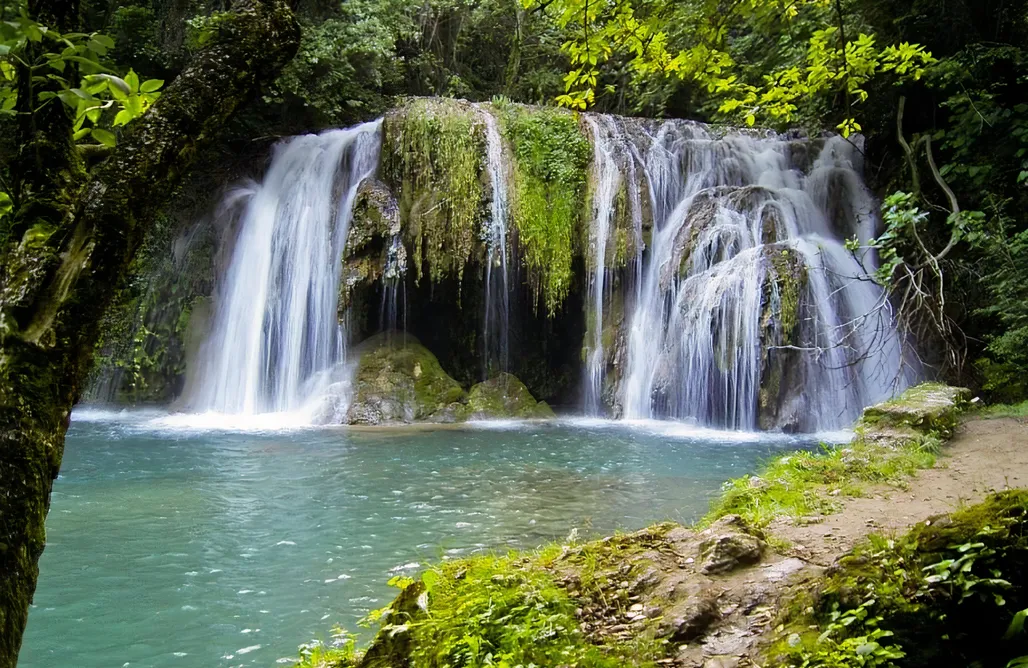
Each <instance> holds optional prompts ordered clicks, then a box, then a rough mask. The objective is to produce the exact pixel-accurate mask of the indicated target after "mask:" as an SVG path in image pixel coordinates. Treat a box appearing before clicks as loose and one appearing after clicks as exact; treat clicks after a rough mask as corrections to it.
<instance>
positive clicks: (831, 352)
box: [622, 122, 903, 431]
mask: <svg viewBox="0 0 1028 668" xmlns="http://www.w3.org/2000/svg"><path fill="white" fill-rule="evenodd" d="M794 148H795V149H796V150H797V152H798V153H799V155H798V156H796V157H798V158H802V156H803V155H805V151H807V150H810V149H811V148H812V145H811V144H810V143H802V144H800V143H797V144H796V145H795V146H794V145H793V144H792V143H790V142H788V141H784V140H781V139H778V138H776V137H765V138H760V137H756V136H753V135H732V136H729V137H726V138H723V139H717V138H715V137H712V136H711V135H710V134H709V132H708V131H707V129H706V128H705V127H703V126H701V125H698V124H693V123H684V122H667V123H664V124H663V125H662V126H661V127H660V128H659V129H658V130H657V131H656V132H655V133H654V134H653V136H652V139H651V140H650V146H649V148H648V150H646V151H645V152H643V151H640V152H639V153H638V155H639V156H640V157H641V159H642V161H643V163H644V165H643V166H644V170H645V174H646V180H647V185H648V188H649V191H650V203H651V207H652V212H653V232H652V241H651V243H650V248H649V250H648V254H647V256H646V267H645V270H644V275H643V278H642V283H641V289H640V291H639V295H638V300H637V302H636V304H635V307H634V313H633V315H632V317H631V320H630V329H629V331H628V342H627V368H626V373H625V378H624V380H623V387H622V400H623V407H624V415H625V417H626V418H635V419H649V418H656V417H670V418H677V419H694V420H697V421H699V422H701V423H703V424H706V425H711V426H718V427H728V428H736V429H754V428H757V427H767V426H785V427H787V428H793V429H798V430H802V431H815V430H823V429H832V428H837V427H841V426H844V425H846V424H848V423H849V422H851V421H852V420H853V419H854V418H855V417H856V414H857V413H858V412H859V411H860V409H861V408H862V407H864V406H866V405H868V404H870V403H873V402H875V401H878V400H880V399H883V398H885V397H887V396H888V395H889V394H891V392H892V390H893V389H896V385H899V384H902V382H903V379H902V378H900V377H899V375H898V374H899V369H901V368H902V364H901V350H900V345H899V342H898V337H897V335H896V333H895V328H894V326H893V323H892V322H891V319H890V317H889V315H888V311H887V309H885V308H884V306H885V305H886V302H885V297H884V294H883V292H882V290H881V289H880V288H878V287H877V286H876V285H875V284H874V283H873V282H871V281H869V280H868V279H867V276H868V273H869V270H871V269H873V268H871V267H864V266H861V264H860V262H858V261H857V260H856V259H855V258H854V256H853V255H852V254H851V253H850V252H849V251H847V250H846V249H845V247H844V245H843V239H846V238H848V237H851V236H854V235H855V236H857V237H858V238H860V239H861V240H862V241H866V240H867V239H868V238H869V237H870V236H871V235H872V234H873V232H874V225H875V218H874V214H873V200H872V199H871V197H870V195H869V194H868V193H867V191H866V189H865V188H864V186H863V185H862V183H861V180H860V177H859V175H858V173H857V171H856V170H855V168H854V164H853V163H854V161H855V160H856V156H857V154H858V152H857V150H856V149H855V148H854V147H853V146H852V145H851V144H849V143H848V142H846V141H845V140H843V139H841V138H834V139H830V140H827V141H826V142H825V146H824V148H823V149H822V150H821V153H820V155H819V157H818V159H817V160H816V161H814V163H813V166H812V168H811V170H810V173H809V174H807V175H806V176H805V175H804V174H803V172H802V170H801V169H800V168H798V167H799V166H798V165H794V164H793V158H794V156H793V149H794ZM770 385H774V387H769V386H770ZM786 385H788V387H789V388H792V389H791V390H783V388H784V387H785V386H786ZM790 392H791V393H790ZM783 397H784V398H783ZM769 416H770V417H769ZM769 423H770V424H769Z"/></svg>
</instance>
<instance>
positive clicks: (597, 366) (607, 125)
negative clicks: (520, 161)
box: [585, 116, 624, 415]
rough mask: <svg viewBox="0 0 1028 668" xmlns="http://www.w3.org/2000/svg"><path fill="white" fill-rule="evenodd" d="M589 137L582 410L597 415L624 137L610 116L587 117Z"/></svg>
mask: <svg viewBox="0 0 1028 668" xmlns="http://www.w3.org/2000/svg"><path fill="white" fill-rule="evenodd" d="M586 122H587V123H588V125H589V130H590V132H591V133H592V138H593V167H592V169H593V175H592V183H593V193H592V211H591V214H592V217H591V219H590V220H591V222H590V223H589V253H590V258H589V259H590V262H591V265H590V272H589V294H588V302H587V306H586V313H587V314H588V316H587V317H588V318H589V322H588V330H589V331H588V334H587V337H588V341H587V347H586V385H585V410H586V413H588V414H590V415H599V414H600V413H601V412H602V410H601V398H602V394H603V381H604V377H605V375H606V373H605V371H606V356H605V354H604V353H605V351H604V345H603V329H604V319H603V316H604V312H603V305H604V294H605V291H606V290H607V289H608V285H607V252H608V246H609V241H610V235H611V225H612V223H613V221H614V206H615V198H616V197H617V194H618V189H619V188H620V187H621V185H622V181H623V178H622V175H621V169H620V167H619V165H618V156H617V155H616V154H615V151H617V150H618V149H620V148H622V145H623V143H624V138H623V137H622V135H621V133H620V131H619V129H618V127H617V125H616V124H615V122H614V119H612V118H611V117H610V116H599V117H595V116H587V117H586Z"/></svg>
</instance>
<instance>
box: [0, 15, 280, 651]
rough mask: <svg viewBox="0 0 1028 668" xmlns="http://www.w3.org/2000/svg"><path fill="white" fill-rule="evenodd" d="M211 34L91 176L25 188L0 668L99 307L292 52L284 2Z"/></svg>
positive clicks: (26, 593)
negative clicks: (206, 149)
mask: <svg viewBox="0 0 1028 668" xmlns="http://www.w3.org/2000/svg"><path fill="white" fill-rule="evenodd" d="M216 30H217V35H216V37H215V38H214V39H213V40H212V42H211V43H210V46H208V47H207V48H205V49H204V50H203V51H202V52H201V53H199V54H198V55H197V57H196V58H195V59H194V61H193V63H192V64H191V65H190V66H189V67H188V68H187V69H186V70H185V71H184V72H183V73H182V74H181V75H180V76H179V77H178V78H177V79H176V80H175V81H173V82H172V83H171V84H170V85H169V86H168V87H167V89H166V90H165V92H164V94H163V95H162V97H161V98H160V99H159V100H158V101H157V102H156V103H155V104H154V106H153V107H152V108H151V109H150V110H149V111H148V112H147V113H146V114H145V115H144V116H143V117H142V118H140V119H139V120H138V121H136V122H135V123H133V124H132V125H131V126H130V129H129V131H128V132H127V133H126V136H125V137H124V138H123V140H122V142H121V144H120V145H119V146H118V147H117V148H116V149H115V150H114V151H113V152H112V153H111V155H110V157H108V158H107V159H106V160H104V161H103V162H102V163H100V164H99V165H98V167H97V168H96V169H95V170H94V172H93V173H92V174H88V175H87V174H85V172H84V170H82V169H81V167H80V165H72V168H71V172H69V169H68V168H66V166H64V165H62V164H60V163H47V162H45V161H44V162H43V163H41V164H40V168H39V169H35V170H33V171H32V172H31V173H28V174H24V175H21V176H20V178H22V179H23V180H24V182H25V183H26V184H27V185H28V186H29V187H28V189H27V192H25V193H24V195H23V196H22V197H21V198H20V201H19V206H18V210H17V211H16V212H15V220H14V227H13V229H14V230H16V231H17V236H16V237H14V238H12V239H11V240H10V241H9V242H8V245H7V247H4V248H0V265H2V268H0V668H13V667H14V666H15V664H16V662H17V655H18V650H19V648H20V645H21V637H22V634H23V632H24V629H25V622H26V618H27V612H28V606H29V603H30V602H31V600H32V595H33V593H34V591H35V586H36V578H37V575H38V565H37V564H38V560H39V557H40V555H41V554H42V551H43V547H44V544H45V532H44V520H45V518H46V513H47V511H48V509H49V500H50V490H51V486H52V482H53V480H54V478H56V476H57V472H58V469H59V466H60V462H61V457H62V454H63V446H64V434H65V432H66V430H67V425H68V416H69V415H70V412H71V408H72V406H73V405H74V403H75V401H77V399H78V397H79V394H80V388H81V383H82V380H83V378H85V375H86V373H87V372H88V368H89V364H90V360H91V358H92V351H93V347H94V345H95V343H96V340H97V330H98V324H99V320H100V317H101V315H102V313H103V311H104V308H105V307H106V306H107V305H108V304H109V302H110V301H111V299H112V297H113V295H114V294H115V293H116V290H117V287H118V284H119V283H120V281H121V278H122V276H123V274H124V273H125V270H126V268H127V266H128V264H129V262H130V261H131V260H132V257H133V256H134V255H135V253H136V251H137V249H138V248H139V246H140V244H141V242H142V240H143V237H144V234H145V233H146V231H147V230H148V229H149V228H150V226H151V225H152V222H153V220H154V217H155V214H156V213H157V211H158V210H159V208H160V206H161V205H162V204H163V203H164V202H165V201H166V199H167V197H168V196H169V194H170V193H171V191H172V189H173V188H174V187H175V185H176V184H177V183H178V182H179V180H180V178H181V177H182V175H183V174H184V173H185V171H186V170H187V169H188V167H189V165H190V164H191V163H192V162H193V160H194V159H195V158H196V156H197V154H198V151H199V150H200V149H201V148H202V147H203V146H204V145H205V144H207V143H209V142H210V141H211V139H213V138H214V136H215V135H216V134H217V133H218V131H219V130H220V129H221V128H222V127H223V126H224V124H225V122H226V121H227V120H228V118H229V117H230V116H231V115H232V114H233V112H235V111H236V110H237V109H238V108H239V107H240V106H241V105H242V104H243V103H245V102H246V101H248V100H249V99H251V98H252V97H253V95H254V94H255V93H256V91H257V90H258V89H259V87H260V85H261V83H263V82H266V81H270V80H272V79H273V78H274V77H275V76H276V75H277V73H278V72H279V71H280V70H281V68H282V67H283V66H284V65H285V63H287V62H288V61H289V59H290V58H292V56H293V55H294V53H295V51H296V48H297V44H298V42H299V28H298V26H297V23H296V20H295V18H294V16H293V14H292V12H291V11H290V9H289V8H288V6H287V5H286V4H285V2H283V1H282V0H241V1H239V2H237V3H235V5H234V6H233V11H232V12H231V13H230V14H226V15H224V16H223V17H220V18H218V19H217V28H216ZM51 106H53V107H55V108H56V107H57V105H51ZM37 130H39V131H41V132H43V133H44V134H43V135H41V136H40V139H41V140H42V139H44V138H47V139H49V140H50V141H53V142H56V143H58V144H61V143H62V142H63V143H64V144H67V143H68V137H67V134H61V135H59V136H55V135H48V133H50V132H54V133H56V132H58V130H57V129H55V128H38V129H37ZM61 132H63V130H61ZM43 157H44V158H45V157H46V155H45V154H44V156H43ZM55 165H56V167H55ZM80 170H81V171H80Z"/></svg>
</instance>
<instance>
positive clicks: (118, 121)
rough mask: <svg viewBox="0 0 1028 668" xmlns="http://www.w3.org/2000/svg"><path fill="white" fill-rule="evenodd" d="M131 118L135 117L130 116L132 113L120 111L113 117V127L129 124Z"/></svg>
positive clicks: (126, 110) (124, 110)
mask: <svg viewBox="0 0 1028 668" xmlns="http://www.w3.org/2000/svg"><path fill="white" fill-rule="evenodd" d="M133 118H135V117H134V116H133V115H132V112H130V111H129V110H128V109H122V110H121V111H119V112H118V115H117V116H115V117H114V125H115V127H117V126H119V125H126V124H127V123H131V122H132V119H133Z"/></svg>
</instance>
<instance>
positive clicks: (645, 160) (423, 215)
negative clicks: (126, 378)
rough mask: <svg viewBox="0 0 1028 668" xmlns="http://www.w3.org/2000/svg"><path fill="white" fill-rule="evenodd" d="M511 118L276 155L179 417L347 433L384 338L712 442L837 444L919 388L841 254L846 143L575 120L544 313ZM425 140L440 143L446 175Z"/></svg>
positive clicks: (337, 137) (682, 125)
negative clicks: (562, 273)
mask: <svg viewBox="0 0 1028 668" xmlns="http://www.w3.org/2000/svg"><path fill="white" fill-rule="evenodd" d="M510 113H511V112H509V111H506V110H504V109H501V108H497V107H496V106H494V105H490V104H477V105H472V104H467V103H457V102H447V103H443V102H436V101H430V102H424V103H423V104H421V105H419V104H417V103H414V104H410V105H408V106H406V107H403V108H401V109H399V110H396V111H394V112H391V114H390V116H388V117H386V118H385V119H384V120H379V121H376V122H374V123H368V124H365V125H361V126H358V127H355V128H351V129H347V130H330V131H326V132H323V133H321V134H319V135H306V136H301V137H294V138H291V139H288V140H285V141H283V142H281V143H280V144H278V145H277V146H276V147H275V149H274V151H273V154H272V156H271V159H270V163H269V167H268V169H267V173H266V174H265V176H264V178H263V180H262V181H261V183H260V184H256V183H251V184H250V185H247V186H244V187H242V188H241V189H237V190H235V191H231V192H229V194H228V195H227V196H226V203H227V204H225V205H223V206H222V211H223V214H222V215H225V216H234V217H235V218H236V219H237V222H236V223H235V225H234V226H226V227H228V228H230V229H234V233H235V239H234V243H233V245H232V252H231V254H230V260H229V261H228V262H227V266H226V267H225V268H224V269H223V270H222V272H221V274H220V277H219V280H218V281H217V288H216V293H215V295H214V297H213V302H214V314H213V317H212V318H211V320H210V323H209V325H208V331H207V333H206V336H205V339H206V342H205V343H204V344H203V345H202V346H201V347H200V348H199V350H198V351H196V352H195V353H194V354H193V355H192V359H189V360H188V363H187V365H186V374H185V375H186V381H185V389H184V392H183V393H182V396H181V397H180V398H179V400H178V403H177V406H178V407H180V408H183V409H185V410H188V411H191V412H214V413H228V414H241V415H252V414H263V413H275V412H291V413H299V414H302V415H303V416H305V417H306V418H307V419H308V421H309V422H314V423H319V424H325V423H329V424H331V423H346V422H348V421H350V422H352V420H348V419H347V409H348V405H349V402H350V400H351V399H352V394H353V387H352V385H353V374H354V371H355V367H356V365H357V361H358V359H359V357H360V353H359V352H355V351H359V348H355V346H356V345H357V344H358V343H360V342H361V341H363V340H365V339H368V338H369V337H371V336H372V335H375V334H376V333H381V332H386V333H387V334H385V335H384V336H385V338H386V339H388V340H391V341H393V345H395V342H396V341H397V340H399V341H401V342H403V341H405V339H406V338H407V337H410V340H411V341H413V342H414V343H418V342H420V343H421V344H423V345H424V346H425V347H426V348H427V349H428V350H430V351H431V353H432V354H434V355H435V356H436V357H437V358H438V360H439V363H440V364H441V366H442V369H443V370H444V372H445V373H447V374H449V375H450V376H452V377H453V378H454V379H455V380H456V381H457V382H459V383H461V384H462V385H464V386H465V387H467V386H470V385H473V384H474V383H476V382H479V381H482V380H486V379H488V378H490V377H493V376H495V375H496V374H498V373H501V372H510V373H512V374H514V375H515V376H517V377H518V378H520V379H521V380H522V381H523V382H524V383H525V385H526V386H527V388H528V390H530V391H531V392H532V394H533V395H534V396H535V397H536V398H539V399H545V400H547V401H548V402H550V403H551V404H553V405H556V406H558V407H559V409H560V410H562V411H563V412H566V413H584V414H585V415H589V416H597V417H611V418H624V419H628V420H651V419H671V420H683V421H690V422H694V423H696V424H698V425H700V426H705V427H713V428H723V429H737V430H738V429H741V430H758V429H759V430H783V431H791V432H819V431H826V430H833V429H840V428H844V427H846V426H848V425H849V424H850V423H851V422H852V421H853V420H854V419H855V418H856V417H857V415H858V414H859V412H860V410H861V409H862V408H863V407H864V406H867V405H869V404H872V403H875V402H877V401H880V400H883V399H885V398H887V397H888V396H890V395H891V394H893V393H894V392H895V391H897V390H900V389H903V387H905V386H906V384H907V383H908V382H909V381H910V380H911V378H908V377H907V376H908V375H909V373H907V372H905V371H903V369H904V368H905V367H906V366H907V365H904V364H903V363H902V362H903V360H902V346H901V341H900V340H899V336H898V335H897V333H896V329H895V326H894V323H893V322H892V320H891V312H890V309H889V304H888V302H887V299H886V297H885V295H884V293H883V291H882V290H881V288H880V287H879V286H878V285H876V284H875V283H874V282H873V281H872V280H869V278H868V277H869V275H870V274H872V273H873V272H874V269H875V266H874V262H875V260H874V258H873V257H872V256H870V255H867V254H864V255H860V254H857V253H853V252H851V251H849V250H847V248H846V247H845V240H847V239H856V240H859V241H860V242H861V244H863V245H866V242H867V241H868V240H869V239H871V238H873V236H874V235H875V232H876V229H877V227H878V225H879V220H878V217H877V213H876V210H877V207H876V202H875V200H874V198H873V197H872V195H871V194H870V192H869V191H868V190H867V188H866V187H865V186H864V184H863V181H862V178H861V169H862V162H861V158H862V156H861V151H860V146H859V143H858V142H859V138H858V140H857V142H854V141H850V140H846V139H843V138H841V137H829V138H818V139H810V138H804V137H800V136H792V135H776V134H773V133H769V132H755V131H728V132H724V131H722V130H714V129H713V128H709V127H707V126H704V125H702V124H699V123H694V122H689V121H675V120H669V121H653V120H640V119H630V118H623V117H615V116H607V115H598V114H582V115H580V116H579V117H577V121H576V122H577V126H578V131H579V132H580V133H581V134H582V136H583V137H584V138H585V139H586V140H587V141H588V143H589V145H590V146H591V152H592V155H591V158H590V159H589V162H588V165H587V166H586V167H585V170H584V171H585V176H586V179H585V184H584V186H583V187H582V189H581V190H582V192H581V198H580V204H581V207H580V209H581V210H580V211H578V212H576V213H575V215H574V219H573V221H572V224H571V225H570V226H569V229H566V230H564V231H562V233H563V234H566V235H569V236H570V237H571V238H570V239H568V240H567V243H568V246H569V247H570V248H571V249H572V258H571V270H572V276H571V280H570V287H569V288H568V290H567V292H566V295H564V297H563V299H562V301H561V303H560V304H559V306H558V307H557V308H556V309H555V310H552V312H548V311H547V309H546V307H545V306H544V305H543V303H542V301H543V300H542V297H541V296H540V294H539V289H538V285H537V282H533V280H532V271H533V268H532V267H530V266H528V263H527V261H526V260H525V258H526V256H527V255H528V253H529V252H530V249H529V248H527V246H528V244H527V243H526V242H525V241H524V240H523V239H522V238H521V230H522V228H521V225H523V224H525V223H524V222H523V221H522V220H521V219H519V218H518V212H517V211H516V208H517V206H518V198H519V197H523V196H526V195H525V194H524V192H523V191H525V190H527V186H526V185H525V184H524V183H523V181H524V179H523V178H522V176H521V174H522V173H523V171H524V170H522V169H520V165H519V161H523V160H527V159H529V158H526V157H525V156H524V155H521V154H519V149H518V144H517V142H518V141H520V139H519V137H517V136H516V135H515V132H516V130H511V127H512V123H511V122H510V121H509V116H510ZM516 113H518V114H523V115H528V116H531V114H533V113H534V112H533V110H532V108H528V107H526V108H523V109H519V110H518V111H517V112H516ZM455 118H456V119H458V120H459V121H460V122H462V123H463V124H464V126H463V127H464V128H466V129H467V130H470V136H471V139H470V140H469V139H468V137H467V136H464V137H463V141H464V142H465V143H467V144H468V146H470V154H471V158H470V161H471V162H472V163H473V164H471V165H470V166H468V165H462V164H461V160H462V159H463V160H464V162H465V163H467V162H468V160H469V158H468V157H467V153H468V151H469V149H468V147H467V146H465V147H463V149H464V150H463V153H462V151H461V150H460V147H456V148H455V147H450V146H447V142H450V141H454V137H453V135H452V134H451V133H448V132H446V131H445V128H446V123H453V122H455V121H454V119H455ZM419 127H420V128H421V131H422V132H425V133H432V132H433V131H437V130H438V129H439V128H440V127H442V128H444V130H442V131H438V132H437V134H435V135H432V136H430V138H429V142H430V144H431V146H432V147H433V148H432V149H431V150H432V151H433V152H434V153H437V155H436V154H433V155H432V156H425V155H418V154H417V153H416V150H417V147H416V146H415V145H414V144H413V141H414V140H413V139H412V138H411V135H413V134H414V133H415V132H417V131H418V128H419ZM512 135H515V136H512ZM422 139H423V138H422ZM462 168H463V169H464V170H465V171H467V170H468V169H470V170H471V172H470V173H471V174H472V175H473V177H474V180H475V183H473V184H471V187H469V188H468V189H467V193H470V194H469V195H467V196H468V197H471V198H476V197H477V200H476V201H471V202H462V201H459V198H460V197H462V196H463V195H464V192H462V191H460V190H457V189H452V184H453V183H454V182H455V180H456V177H454V175H453V174H449V173H447V170H451V169H452V170H455V171H456V170H459V169H462ZM426 172H427V173H426ZM446 186H451V189H448V188H447V187H446ZM462 215H463V216H464V217H463V218H461V216H462ZM469 226H470V227H471V229H470V230H466V229H465V228H467V227H469ZM447 254H449V257H447ZM433 263H435V265H436V266H433ZM446 263H449V265H450V266H439V265H444V264H446ZM380 338H382V337H381V336H380ZM400 345H403V343H401V344H400ZM365 348H366V346H365ZM408 417H409V416H408ZM404 421H410V420H404ZM443 421H449V420H445V419H444V420H443Z"/></svg>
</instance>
